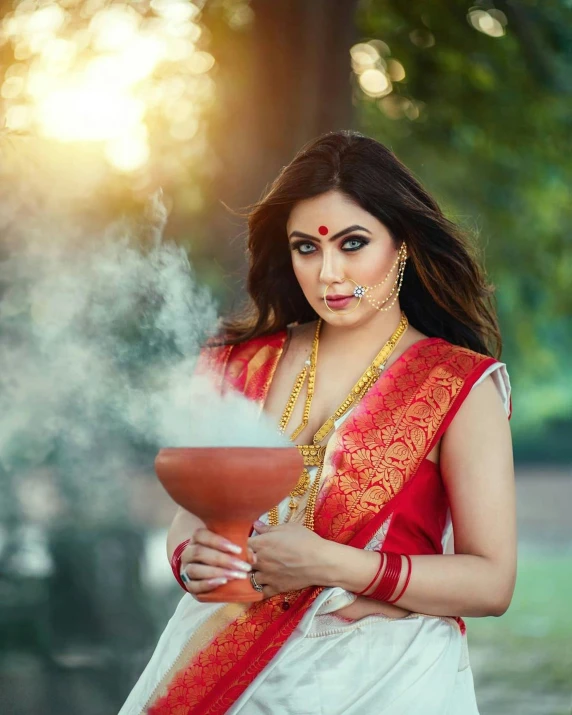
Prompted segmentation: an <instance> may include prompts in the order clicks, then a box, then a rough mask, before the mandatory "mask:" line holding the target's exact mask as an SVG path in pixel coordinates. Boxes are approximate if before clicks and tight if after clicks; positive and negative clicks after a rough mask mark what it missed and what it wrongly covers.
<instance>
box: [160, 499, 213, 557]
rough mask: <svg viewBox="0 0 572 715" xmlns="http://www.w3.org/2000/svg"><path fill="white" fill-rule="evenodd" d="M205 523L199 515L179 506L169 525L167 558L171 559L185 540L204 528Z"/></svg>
mask: <svg viewBox="0 0 572 715" xmlns="http://www.w3.org/2000/svg"><path fill="white" fill-rule="evenodd" d="M204 526H205V523H204V521H202V520H201V519H199V517H198V516H195V515H194V514H191V512H190V511H186V509H183V507H179V508H178V509H177V512H176V514H175V516H174V518H173V521H172V522H171V526H170V527H169V533H168V534H167V558H168V559H169V561H171V557H172V556H173V551H174V550H175V548H176V547H177V546H178V545H179V544H181V543H182V542H183V541H186V540H187V539H190V537H191V536H192V535H193V534H194V532H195V531H196V530H197V529H199V528H204Z"/></svg>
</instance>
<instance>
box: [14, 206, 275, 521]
mask: <svg viewBox="0 0 572 715" xmlns="http://www.w3.org/2000/svg"><path fill="white" fill-rule="evenodd" d="M11 206H12V207H13V204H12V205H11ZM9 210H10V205H8V204H7V203H6V201H3V202H2V201H1V200H0V217H1V218H0V222H1V223H0V231H1V232H2V238H3V241H2V245H4V247H7V254H6V255H5V256H4V260H2V261H1V262H0V476H1V475H2V473H3V474H4V481H5V482H6V484H5V485H4V486H5V487H6V488H4V489H3V492H4V494H5V495H6V494H8V495H10V493H13V494H15V493H17V491H18V475H19V474H22V473H24V472H25V471H26V470H30V469H32V468H34V467H38V466H40V465H48V466H49V472H50V473H51V474H52V475H53V476H54V478H55V481H56V490H57V492H58V497H59V499H61V500H63V502H64V503H65V512H66V513H67V514H68V516H70V515H74V516H75V517H76V518H78V519H84V520H85V519H88V520H96V521H97V520H101V519H105V520H114V519H120V518H123V516H124V515H125V513H127V511H128V500H129V493H128V489H127V486H126V481H125V475H126V474H127V473H130V472H133V470H134V469H139V470H140V471H142V472H148V473H151V472H152V459H153V456H154V454H155V453H156V451H157V450H158V449H159V448H160V447H163V446H199V445H201V446H202V445H209V446H214V445H224V446H231V445H242V446H277V445H279V444H284V442H283V441H282V439H281V438H280V437H279V436H278V435H277V432H276V427H275V425H269V424H267V422H266V420H265V419H264V418H262V419H259V414H258V407H256V406H255V405H253V404H252V403H250V402H248V401H247V400H245V399H244V398H242V397H241V396H238V395H230V396H227V397H225V398H219V397H218V396H217V395H216V393H215V392H214V391H213V390H212V388H211V386H210V382H209V381H208V380H206V379H205V378H201V379H198V378H196V379H194V380H192V379H191V376H192V375H193V370H194V367H195V363H196V359H197V356H198V352H199V348H200V346H201V345H202V343H203V342H204V341H205V340H206V338H207V337H208V336H209V335H210V334H212V333H214V332H215V330H216V328H217V309H216V304H215V302H214V300H213V298H212V296H211V295H210V293H209V291H208V290H207V289H206V288H205V287H203V286H201V285H200V283H199V281H198V280H197V277H196V276H195V274H194V271H193V268H192V266H191V264H190V263H189V259H188V256H187V254H186V253H185V251H184V250H183V249H182V248H181V247H178V246H176V245H174V244H172V243H169V242H166V241H163V239H162V233H163V229H164V224H165V220H166V212H165V209H164V207H163V204H162V202H161V197H160V195H159V194H157V195H156V196H155V197H154V198H153V200H152V201H151V202H150V205H149V207H148V211H147V216H146V218H145V220H144V221H142V222H141V223H140V225H138V226H134V225H133V224H132V223H129V222H127V221H121V222H118V223H115V224H114V225H112V226H109V227H108V228H107V229H106V230H105V231H103V232H101V233H96V234H94V235H91V234H89V233H88V232H86V231H85V230H84V229H82V228H81V226H79V225H78V224H79V222H78V224H76V223H74V221H73V220H66V221H63V219H62V217H61V216H58V218H57V220H52V221H50V220H49V219H48V217H47V215H46V213H42V212H35V211H34V210H32V211H31V212H26V214H25V215H24V213H23V212H22V211H21V206H20V210H19V211H18V212H17V216H14V215H12V216H10V214H9V213H8V212H9ZM15 219H17V220H15ZM12 501H13V503H14V502H15V501H17V500H15V499H13V500H12ZM7 503H10V500H9V499H8V501H6V499H5V500H4V510H5V514H4V516H6V504H7ZM13 508H14V507H13Z"/></svg>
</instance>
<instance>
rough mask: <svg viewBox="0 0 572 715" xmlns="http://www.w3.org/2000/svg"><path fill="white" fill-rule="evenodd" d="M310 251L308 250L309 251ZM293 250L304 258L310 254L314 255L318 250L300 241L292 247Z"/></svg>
mask: <svg viewBox="0 0 572 715" xmlns="http://www.w3.org/2000/svg"><path fill="white" fill-rule="evenodd" d="M308 248H309V249H310V250H307V249H308ZM292 250H293V251H298V253H301V254H302V255H303V256H306V255H308V253H314V251H315V250H316V249H315V248H314V246H313V244H311V243H303V242H302V241H299V242H298V243H294V244H293V245H292Z"/></svg>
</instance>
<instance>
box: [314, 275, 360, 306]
mask: <svg viewBox="0 0 572 715" xmlns="http://www.w3.org/2000/svg"><path fill="white" fill-rule="evenodd" d="M348 280H349V281H351V282H352V283H353V284H354V286H355V288H354V292H353V295H354V297H356V298H357V299H358V302H357V305H356V307H355V308H352V309H351V310H348V311H344V313H343V314H344V315H350V313H353V312H354V310H357V309H358V308H359V305H360V303H361V299H362V298H363V297H364V295H365V288H364V287H363V286H361V285H360V284H359V283H356V282H355V281H354V280H352V279H351V278H348ZM331 285H332V284H331V283H329V284H328V285H327V286H326V289H325V290H324V303H325V304H326V308H327V309H328V310H329V311H330V313H338V312H339V311H337V310H332V309H331V308H330V306H329V305H328V299H327V297H326V293H327V292H328V288H329V287H330V286H331Z"/></svg>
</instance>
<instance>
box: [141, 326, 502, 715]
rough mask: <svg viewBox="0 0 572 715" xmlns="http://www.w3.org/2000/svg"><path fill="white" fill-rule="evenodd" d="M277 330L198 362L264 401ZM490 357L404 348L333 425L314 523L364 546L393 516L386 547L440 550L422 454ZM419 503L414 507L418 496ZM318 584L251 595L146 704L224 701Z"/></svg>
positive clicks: (189, 709) (221, 709)
mask: <svg viewBox="0 0 572 715" xmlns="http://www.w3.org/2000/svg"><path fill="white" fill-rule="evenodd" d="M285 339H286V331H281V332H280V333H276V334H274V335H272V336H268V337H265V338H259V339H255V340H251V341H248V342H247V343H244V344H241V345H238V346H234V347H231V346H225V347H219V348H210V349H208V348H207V349H205V350H204V351H203V353H202V357H201V363H200V368H199V369H200V370H205V369H210V370H214V372H215V374H216V379H217V381H218V387H219V389H221V391H224V390H226V389H234V390H238V391H240V392H242V393H243V394H244V395H246V396H247V397H248V398H249V399H252V400H256V401H257V402H258V403H259V404H260V406H261V409H262V407H263V405H264V401H265V398H266V395H267V393H268V389H269V386H270V383H271V381H272V377H273V375H274V371H275V369H276V366H277V364H278V361H279V359H280V356H281V354H282V350H283V347H284V343H285ZM495 362H496V361H495V360H494V359H493V358H489V357H486V356H483V355H479V354H477V353H474V352H472V351H470V350H467V349H465V348H460V347H458V346H455V345H451V344H450V343H448V342H446V341H445V340H442V339H440V338H427V339H424V340H421V341H420V342H418V343H416V344H414V345H413V346H411V347H410V348H409V349H408V350H406V351H405V353H403V354H402V355H401V356H400V357H399V358H398V359H397V360H396V361H395V362H394V363H393V364H392V365H391V366H390V367H389V368H388V369H387V370H386V371H385V372H384V373H383V375H382V376H381V377H380V379H379V380H378V381H377V383H376V384H375V385H374V386H373V388H372V389H371V390H370V391H369V393H368V394H367V395H366V396H365V397H364V398H363V399H362V401H361V402H360V403H359V404H358V406H357V407H356V408H355V409H354V410H353V411H352V413H351V414H350V415H349V416H348V418H347V420H346V421H345V422H344V423H343V424H342V426H341V427H340V429H339V430H337V432H336V434H335V436H334V437H332V439H335V440H336V441H335V443H334V445H333V450H331V452H330V456H329V463H328V464H327V465H326V464H325V465H324V482H323V484H322V488H321V490H320V493H319V497H318V501H317V504H316V512H315V530H316V532H317V533H318V534H319V535H320V536H322V537H323V538H326V539H331V540H334V541H337V542H339V543H344V544H348V545H351V546H354V547H357V548H364V547H365V545H366V544H368V542H369V541H370V539H371V538H372V537H373V536H374V535H375V534H376V532H377V531H378V529H379V528H380V526H381V525H382V524H384V522H385V521H386V520H387V518H388V517H389V516H391V527H390V529H389V532H388V534H387V537H386V539H385V541H384V544H383V548H384V549H386V550H390V551H392V550H395V551H400V552H402V553H409V554H411V555H413V554H430V553H442V544H441V542H440V535H441V533H442V523H441V522H443V521H444V515H445V513H446V508H447V500H446V494H445V492H444V488H443V485H442V483H441V480H440V475H439V471H438V468H437V467H436V466H435V465H433V463H431V462H428V460H427V459H426V457H427V455H428V454H429V453H430V452H431V450H432V449H433V447H434V446H435V445H436V443H437V441H438V440H439V439H440V437H441V435H442V434H443V432H444V431H445V430H446V429H447V426H448V425H449V423H450V422H451V420H452V419H453V417H454V416H455V414H456V412H457V410H458V409H459V407H460V405H461V404H462V402H463V400H464V399H465V397H466V396H467V394H468V393H469V391H470V390H471V388H472V387H473V385H474V384H475V382H476V381H477V380H478V379H479V378H480V377H481V376H482V375H483V373H484V372H485V371H486V370H487V368H488V367H489V366H491V365H492V364H494V363H495ZM421 503H422V504H424V506H425V508H424V509H423V510H420V509H419V508H416V505H419V504H421ZM428 509H429V510H433V514H437V516H438V518H436V519H433V522H430V521H428V520H427V519H426V514H427V511H428ZM321 591H322V587H309V588H307V589H304V590H302V591H300V593H299V596H298V598H297V599H296V600H295V601H293V602H292V604H291V607H290V608H289V610H286V611H284V610H283V609H282V606H281V604H282V598H281V597H280V595H278V596H275V597H273V598H270V599H267V600H265V601H261V602H259V603H255V604H253V605H252V606H250V607H249V608H248V609H247V610H246V611H245V612H244V613H242V614H240V615H239V616H238V617H237V618H236V619H235V620H233V621H232V622H231V623H229V624H226V625H225V626H224V627H223V628H222V630H221V631H219V632H218V633H217V634H216V636H215V637H214V639H212V640H211V641H210V642H209V643H208V644H207V645H206V646H205V647H204V648H202V649H201V650H200V651H199V652H198V653H195V654H194V655H193V657H192V658H191V659H190V660H189V662H188V663H187V664H186V665H184V667H182V668H181V669H180V670H179V671H178V672H175V674H174V676H173V677H172V679H171V680H170V682H169V684H168V686H167V690H166V693H165V694H164V695H162V696H160V697H159V698H158V699H157V700H156V701H155V702H154V703H153V704H152V705H151V706H150V707H149V708H148V710H147V712H148V713H149V715H207V714H208V715H215V714H216V715H219V714H220V715H222V713H225V712H227V710H228V709H229V708H230V706H231V705H232V704H233V703H234V702H235V701H236V700H237V699H238V697H239V696H240V695H241V694H242V693H243V692H244V690H245V689H246V688H247V687H248V686H249V684H250V683H251V682H252V681H253V680H254V679H255V678H256V677H257V675H258V674H259V673H260V672H261V671H262V670H263V669H264V667H265V666H266V665H267V664H268V663H269V662H270V660H271V659H272V658H273V657H274V655H275V654H276V653H277V652H278V651H279V650H280V648H281V647H282V645H283V644H284V643H285V642H286V640H287V639H288V637H289V636H290V635H291V634H292V633H293V631H294V629H295V627H296V626H297V624H298V623H299V622H300V620H301V619H302V617H303V615H304V614H305V612H306V611H307V609H308V608H309V606H310V605H311V604H312V602H313V601H314V599H315V598H316V597H317V596H318V595H319V593H320V592H321ZM458 620H459V623H460V625H461V627H463V624H462V621H461V620H460V619H458ZM163 692H165V691H163Z"/></svg>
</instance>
